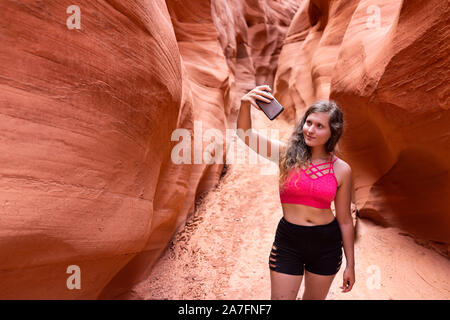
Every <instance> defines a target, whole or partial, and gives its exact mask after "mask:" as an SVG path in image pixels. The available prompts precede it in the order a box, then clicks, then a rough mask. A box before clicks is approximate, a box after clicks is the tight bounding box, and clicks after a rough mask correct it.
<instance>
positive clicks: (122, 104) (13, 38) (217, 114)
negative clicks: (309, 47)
mask: <svg viewBox="0 0 450 320" xmlns="http://www.w3.org/2000/svg"><path fill="white" fill-rule="evenodd" d="M69 6H70V5H69V4H65V3H61V2H54V3H53V2H52V3H49V2H43V1H20V2H17V1H2V2H1V3H0V12H2V19H1V20H0V41H1V43H2V44H3V45H2V48H1V50H0V88H1V95H0V128H1V130H0V132H1V133H0V137H1V142H2V143H1V144H0V148H1V150H0V163H1V164H2V166H1V169H0V177H1V179H0V204H1V206H2V216H1V220H0V245H1V246H0V257H1V259H0V260H1V262H0V298H1V299H37V298H38V299H96V298H99V299H110V298H126V297H127V295H122V294H124V293H126V292H127V291H128V290H129V288H130V287H131V286H132V285H133V284H135V283H136V282H138V281H139V280H140V279H142V277H144V276H145V275H146V273H148V272H149V270H150V269H151V266H152V265H153V264H154V263H155V261H156V260H157V259H158V257H159V256H160V255H161V252H162V251H163V250H164V249H165V248H166V246H167V244H168V242H169V241H170V239H171V238H172V236H173V234H174V233H175V231H176V230H177V229H179V228H183V227H184V224H185V221H186V218H187V217H188V216H189V215H190V214H192V212H193V210H194V205H195V200H196V198H199V197H200V196H201V195H202V194H204V193H205V192H207V191H208V190H210V189H211V188H213V187H214V186H215V185H216V184H217V182H218V180H219V178H220V175H221V173H222V169H223V166H224V165H223V163H222V164H220V163H217V164H216V163H214V164H208V163H206V162H205V161H201V162H200V163H198V164H193V161H194V159H193V157H194V153H195V152H194V149H195V148H196V151H199V154H200V155H202V152H203V151H205V153H209V154H211V155H212V156H214V155H215V154H214V152H211V150H206V147H207V145H208V142H207V141H205V142H203V144H200V145H194V142H193V140H191V141H189V144H191V148H192V158H191V164H175V163H174V162H173V161H172V158H171V155H172V150H173V148H174V147H175V146H176V145H177V143H178V142H179V140H181V138H177V139H178V140H177V139H174V141H172V133H173V132H174V131H175V130H176V129H185V130H186V131H187V132H188V134H189V135H190V137H191V139H193V138H194V131H195V129H196V125H198V126H199V127H197V129H198V128H201V129H199V130H203V131H200V133H199V134H200V139H201V138H202V137H203V136H202V132H205V131H206V130H208V129H216V130H218V131H219V132H221V133H222V134H223V136H225V130H226V129H227V128H233V127H234V126H235V118H236V116H237V105H236V102H237V100H238V99H239V98H240V96H241V93H242V92H243V91H246V90H248V89H249V88H251V87H252V86H253V85H255V83H256V82H258V83H262V82H264V83H272V81H273V77H274V75H275V71H276V63H277V58H278V54H279V51H280V49H281V46H282V43H283V40H284V36H285V33H286V32H287V29H288V26H289V23H290V20H291V18H292V17H293V15H294V14H295V12H296V10H297V7H298V3H297V1H294V0H292V1H283V2H276V1H250V0H249V1H237V0H234V1H233V0H229V1H225V0H222V1H219V0H218V1H204V0H197V1H176V0H168V1H162V0H151V1H123V0H111V1H106V2H101V3H100V2H96V1H80V2H78V3H77V6H78V13H77V11H76V9H73V8H69ZM74 10H75V11H74ZM77 14H79V15H78V16H76V15H77ZM78 18H79V20H78V22H79V26H80V29H77V28H72V27H71V28H69V25H71V26H73V25H74V24H75V25H76V22H77V19H78ZM255 74H256V78H255ZM255 79H256V80H255ZM255 81H256V82H255ZM197 121H198V122H197ZM200 142H201V141H200ZM218 157H219V158H220V155H218ZM222 157H223V158H224V159H225V155H223V156H222ZM73 270H75V271H73ZM77 276H79V277H78V280H80V281H79V283H80V285H81V286H80V288H74V289H69V287H70V288H71V286H73V285H75V284H76V283H77V278H76V277H77Z"/></svg>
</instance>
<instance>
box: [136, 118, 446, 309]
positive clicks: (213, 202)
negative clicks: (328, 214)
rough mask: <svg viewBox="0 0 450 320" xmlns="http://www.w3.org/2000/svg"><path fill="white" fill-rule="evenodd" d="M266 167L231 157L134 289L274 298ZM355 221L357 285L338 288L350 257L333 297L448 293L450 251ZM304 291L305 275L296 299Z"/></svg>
mask: <svg viewBox="0 0 450 320" xmlns="http://www.w3.org/2000/svg"><path fill="white" fill-rule="evenodd" d="M258 116H259V115H258ZM238 146H239V148H244V149H245V148H247V147H246V146H245V145H244V144H242V145H238ZM252 152H253V151H252ZM263 160H265V159H263ZM265 161H266V162H264V163H269V161H267V160H265ZM265 168H267V166H266V167H265ZM264 170H265V169H264V165H254V164H253V165H252V164H231V165H229V166H228V170H227V172H226V174H225V175H224V176H223V178H222V179H221V181H220V183H219V184H218V186H217V188H216V189H214V190H212V191H210V192H209V193H208V194H207V195H206V196H205V197H204V198H203V199H202V201H201V203H200V204H199V205H198V207H197V210H196V212H195V213H194V214H193V215H192V216H191V217H190V218H189V220H188V221H187V224H186V227H185V228H184V230H182V231H180V232H178V233H177V234H175V236H174V238H173V240H172V242H171V243H169V245H168V247H167V248H166V250H165V252H164V253H163V255H162V256H161V257H160V259H159V260H158V262H157V263H156V264H155V265H154V267H153V268H152V270H151V273H150V276H149V277H148V278H147V279H145V280H144V281H142V282H140V283H139V284H137V285H135V286H134V287H133V288H132V290H131V295H130V296H129V297H131V298H132V299H170V300H172V299H214V300H215V299H218V300H225V299H249V300H255V299H270V274H269V266H268V258H269V254H270V250H271V247H272V243H273V240H274V235H275V230H276V227H277V224H278V221H279V220H280V218H281V217H282V208H281V204H280V202H279V196H278V186H277V175H276V174H267V172H268V171H267V170H266V171H264ZM269 172H270V171H269ZM333 209H334V207H333ZM357 223H358V227H357V236H356V238H355V271H356V282H355V285H354V287H353V289H352V290H351V291H350V292H348V293H342V292H341V289H340V288H339V287H340V286H341V285H342V276H343V271H344V268H345V260H344V261H343V262H342V267H341V269H340V270H339V272H338V273H337V275H336V277H335V279H334V281H333V284H332V285H331V288H330V291H329V294H328V296H327V299H329V300H341V299H352V300H353V299H356V300H359V299H369V300H370V299H382V300H385V299H394V300H397V299H450V277H449V275H450V261H449V260H448V259H447V258H445V257H444V256H442V255H440V254H438V253H437V252H435V251H434V250H432V249H429V248H427V247H424V246H422V245H419V244H418V243H417V242H416V241H415V239H413V238H412V237H410V236H408V235H407V234H406V233H404V232H402V231H401V230H399V229H396V228H383V227H380V226H378V225H375V224H373V223H372V222H370V221H369V220H366V219H360V218H358V219H357ZM344 259H345V255H344ZM303 291H304V280H303V281H302V285H301V287H300V291H299V294H298V297H297V299H301V296H302V294H303Z"/></svg>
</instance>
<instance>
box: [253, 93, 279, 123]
mask: <svg viewBox="0 0 450 320" xmlns="http://www.w3.org/2000/svg"><path fill="white" fill-rule="evenodd" d="M255 102H256V104H257V105H258V107H259V108H260V109H261V110H262V111H263V112H264V113H265V114H266V116H267V118H269V119H270V120H273V119H275V118H276V117H278V115H279V114H280V113H281V112H283V110H284V108H283V106H282V105H281V104H280V103H279V102H278V101H277V100H276V99H275V98H273V99H272V100H271V101H270V102H269V103H267V102H264V101H260V100H255Z"/></svg>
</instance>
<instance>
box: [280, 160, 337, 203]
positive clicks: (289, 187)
mask: <svg viewBox="0 0 450 320" xmlns="http://www.w3.org/2000/svg"><path fill="white" fill-rule="evenodd" d="M331 155H332V157H331V159H332V160H330V161H327V162H323V163H320V164H314V163H311V167H310V168H308V169H307V170H305V169H301V171H300V172H299V171H298V170H292V171H291V172H290V173H289V174H288V176H287V179H286V182H285V184H284V189H283V190H280V201H281V203H294V204H304V205H307V206H311V207H315V208H320V209H329V208H330V207H331V202H332V201H333V200H334V197H335V196H336V191H337V186H338V183H337V179H336V176H335V175H334V167H333V165H334V163H335V162H336V160H337V157H335V156H334V154H333V153H332V154H331ZM333 158H334V159H333ZM326 164H330V165H329V166H327V167H325V168H320V166H323V165H326ZM308 170H309V172H308ZM327 170H328V172H326V173H325V171H327Z"/></svg>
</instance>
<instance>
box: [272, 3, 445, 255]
mask: <svg viewBox="0 0 450 320" xmlns="http://www.w3.org/2000/svg"><path fill="white" fill-rule="evenodd" d="M449 25H450V24H449V6H448V2H447V1H439V0H435V1H426V2H425V1H424V2H420V3H419V2H414V3H413V2H411V1H345V4H344V2H343V1H315V0H312V1H311V2H305V3H304V4H303V6H302V7H301V8H300V9H299V10H298V12H297V13H296V15H295V17H294V19H293V21H292V24H291V27H290V30H289V32H288V34H287V37H286V42H285V45H284V46H283V49H282V51H281V54H280V58H279V64H278V70H277V74H276V80H275V82H276V90H277V91H282V92H284V94H283V97H282V99H281V102H282V103H283V104H284V105H286V106H287V107H288V110H289V112H286V113H284V114H283V118H284V119H286V120H287V121H294V119H298V118H299V117H300V116H301V115H302V114H303V112H304V109H305V108H306V107H307V106H308V105H309V104H310V103H312V102H314V101H315V100H317V99H322V98H331V99H334V100H335V101H337V102H338V104H339V105H340V107H341V108H342V110H343V112H344V118H345V122H346V123H345V125H346V127H345V128H344V134H343V137H342V139H341V141H340V143H339V150H340V156H341V158H343V159H344V160H345V161H347V162H348V163H349V164H350V165H351V166H352V169H353V179H354V185H355V195H354V201H355V203H356V205H357V207H358V209H359V215H360V216H361V217H365V218H370V219H372V220H374V221H376V222H377V223H378V224H381V225H383V226H396V227H399V228H402V229H403V230H405V231H406V232H408V233H409V234H410V235H411V236H413V237H414V238H416V241H417V242H419V243H421V244H424V245H426V246H431V247H433V248H434V249H436V250H437V251H438V252H440V253H441V254H443V255H445V256H448V254H449V251H448V250H449V244H450V233H449V230H450V211H449V208H450V198H449V197H448V196H447V195H448V194H450V183H449V181H450V179H449V169H450V161H449V157H448V155H449V154H450V136H449V134H448V125H449V123H450V113H449V108H450V85H449V78H450V59H449V55H448V52H449V51H450V50H449V41H448V39H449V32H450V31H449V28H448V26H449ZM294 105H295V107H294Z"/></svg>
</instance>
